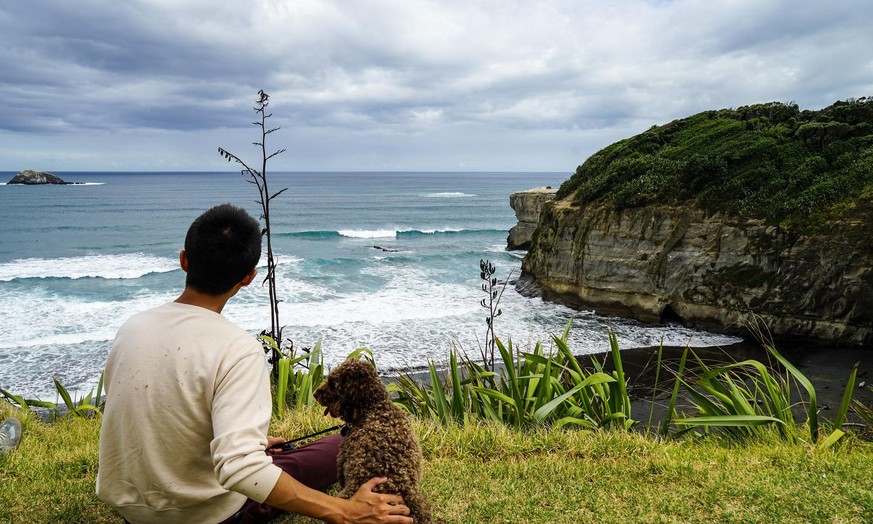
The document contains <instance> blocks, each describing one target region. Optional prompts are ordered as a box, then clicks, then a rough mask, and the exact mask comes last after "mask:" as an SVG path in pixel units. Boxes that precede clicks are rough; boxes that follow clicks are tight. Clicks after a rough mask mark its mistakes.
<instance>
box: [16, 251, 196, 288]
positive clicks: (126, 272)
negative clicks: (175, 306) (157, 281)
mask: <svg viewBox="0 0 873 524" xmlns="http://www.w3.org/2000/svg"><path fill="white" fill-rule="evenodd" d="M178 267H179V261H178V260H176V259H171V258H165V257H158V256H154V255H146V254H143V253H128V254H118V255H86V256H79V257H62V258H25V259H18V260H13V261H11V262H4V263H2V264H0V282H9V281H12V280H15V279H25V278H69V279H78V278H105V279H135V278H140V277H143V276H145V275H148V274H150V273H167V272H170V271H173V270H175V269H178Z"/></svg>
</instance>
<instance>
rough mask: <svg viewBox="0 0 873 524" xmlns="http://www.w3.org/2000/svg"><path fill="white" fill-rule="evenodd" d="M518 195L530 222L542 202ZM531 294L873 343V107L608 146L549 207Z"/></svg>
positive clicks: (653, 318) (771, 108)
mask: <svg viewBox="0 0 873 524" xmlns="http://www.w3.org/2000/svg"><path fill="white" fill-rule="evenodd" d="M513 196H514V197H515V199H516V200H515V203H514V204H513V208H515V209H516V210H517V213H518V209H527V208H531V209H532V208H534V207H536V206H537V205H538V202H539V198H540V197H539V196H538V195H536V194H535V193H531V194H524V193H522V194H517V195H513ZM520 201H526V203H520ZM524 220H525V221H529V220H530V218H529V217H525V218H524ZM519 222H520V225H521V223H522V217H521V215H519ZM510 244H511V245H512V242H510ZM518 244H519V243H518V242H516V245H518ZM518 286H519V290H520V291H522V292H524V293H527V294H533V293H536V294H541V295H542V296H543V297H544V298H546V299H550V300H554V301H558V302H563V303H565V304H568V305H572V306H576V307H582V308H590V309H594V310H595V311H597V312H599V313H604V314H611V315H620V316H627V317H633V318H637V319H639V320H642V321H646V322H663V321H668V320H669V321H677V322H681V323H683V324H685V325H688V326H692V327H699V328H703V329H707V330H712V331H719V332H725V333H732V334H739V335H744V336H748V335H750V328H756V329H758V330H761V331H763V332H764V333H765V334H767V335H769V336H771V337H772V338H774V339H776V340H793V341H803V342H817V343H822V344H828V345H850V346H861V347H873V99H859V100H850V101H846V102H838V103H836V104H834V105H832V106H830V107H828V108H825V109H822V110H820V111H801V110H800V109H799V108H798V107H797V106H796V105H793V104H781V103H770V104H760V105H754V106H747V107H741V108H738V109H736V110H733V109H731V110H720V111H707V112H704V113H700V114H698V115H694V116H692V117H688V118H685V119H682V120H677V121H674V122H671V123H669V124H667V125H664V126H660V127H653V128H651V129H649V130H648V131H646V132H644V133H642V134H640V135H637V136H635V137H632V138H629V139H626V140H623V141H620V142H618V143H616V144H613V145H611V146H608V147H606V148H604V149H603V150H601V151H599V152H598V153H596V154H594V155H592V156H591V157H590V158H589V159H588V160H587V161H586V162H585V163H584V164H582V165H581V166H579V168H578V169H577V170H576V173H575V174H574V175H573V176H572V177H571V178H570V179H569V180H567V181H566V182H565V183H564V184H563V185H562V186H561V188H560V189H559V190H558V192H557V194H556V195H555V199H554V200H551V201H549V202H547V203H544V204H543V205H542V212H541V213H540V216H539V218H538V222H537V226H536V228H535V231H534V232H533V233H532V235H531V239H530V244H529V247H528V252H527V254H526V255H525V258H524V261H523V263H522V276H521V278H520V279H519V283H518Z"/></svg>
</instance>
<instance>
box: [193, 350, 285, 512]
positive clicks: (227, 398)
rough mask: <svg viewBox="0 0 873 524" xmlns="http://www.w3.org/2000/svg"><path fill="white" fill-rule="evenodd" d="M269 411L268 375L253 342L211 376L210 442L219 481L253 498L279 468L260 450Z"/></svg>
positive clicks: (264, 491)
mask: <svg viewBox="0 0 873 524" xmlns="http://www.w3.org/2000/svg"><path fill="white" fill-rule="evenodd" d="M253 342H254V341H253ZM254 343H255V344H257V342H254ZM219 369H222V368H221V367H220V368H219ZM271 414H272V399H271V396H270V384H269V375H268V372H267V368H266V364H265V362H264V357H263V352H262V350H261V348H260V346H258V347H257V349H256V350H255V351H254V352H250V353H249V354H247V355H246V356H244V357H243V358H241V359H239V360H238V361H236V362H235V363H233V364H231V365H229V366H227V368H226V371H224V373H223V375H222V376H219V377H216V389H215V396H214V400H213V405H212V425H213V435H214V438H213V440H212V442H211V444H210V448H211V451H212V460H213V464H214V465H215V475H216V477H217V479H218V482H219V484H221V486H222V487H224V488H225V489H227V490H230V491H236V492H239V493H242V494H243V495H245V496H247V497H248V498H250V499H252V500H255V501H257V502H263V501H264V500H266V498H267V496H268V495H269V494H270V492H271V491H272V490H273V488H274V487H275V485H276V482H278V480H279V476H280V474H281V473H282V470H281V469H280V468H279V467H278V466H276V465H274V464H273V460H272V459H271V458H270V457H269V456H268V455H267V454H266V453H265V452H264V450H265V449H266V447H267V428H268V426H269V424H270V416H271Z"/></svg>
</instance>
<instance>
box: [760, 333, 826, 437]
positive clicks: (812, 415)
mask: <svg viewBox="0 0 873 524" xmlns="http://www.w3.org/2000/svg"><path fill="white" fill-rule="evenodd" d="M764 348H765V349H766V350H767V351H768V352H769V353H770V354H771V355H773V356H774V357H775V358H776V360H778V361H779V362H780V363H781V364H782V365H783V366H785V369H787V370H788V372H789V373H791V376H793V377H794V379H795V380H796V381H797V382H798V383H799V384H800V385H801V386H803V388H804V389H805V390H806V394H807V395H808V396H809V408H808V413H809V415H808V418H809V433H810V437H811V438H812V442H813V443H814V442H816V441H817V440H818V402H817V401H816V396H815V388H814V387H813V386H812V382H810V381H809V379H808V378H806V376H805V375H804V374H803V373H801V372H800V371H798V369H797V368H796V367H794V365H793V364H792V363H791V362H789V361H788V359H786V358H785V357H783V356H782V355H781V354H780V353H779V352H778V351H776V348H774V347H773V346H770V345H765V346H764Z"/></svg>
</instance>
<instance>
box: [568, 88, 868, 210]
mask: <svg viewBox="0 0 873 524" xmlns="http://www.w3.org/2000/svg"><path fill="white" fill-rule="evenodd" d="M871 193H873V97H870V98H859V99H857V100H854V99H853V100H847V101H840V102H836V103H834V104H833V105H831V106H829V107H826V108H824V109H821V110H819V111H809V110H801V109H800V108H799V107H798V106H797V105H796V104H794V103H789V104H783V103H779V102H772V103H769V104H757V105H751V106H744V107H740V108H737V109H721V110H714V111H704V112H702V113H698V114H696V115H693V116H690V117H687V118H682V119H679V120H674V121H672V122H670V123H668V124H665V125H662V126H653V127H652V128H651V129H649V130H647V131H645V132H643V133H640V134H638V135H636V136H633V137H631V138H627V139H625V140H621V141H619V142H616V143H614V144H612V145H610V146H607V147H605V148H604V149H602V150H600V151H598V152H597V153H595V154H594V155H592V156H591V157H590V158H588V160H586V161H585V163H583V164H582V165H580V166H579V167H578V168H577V169H576V172H575V174H574V175H573V176H572V177H570V179H568V180H567V181H566V182H564V184H563V185H561V188H560V189H559V190H558V193H557V198H559V199H560V198H565V197H568V196H570V195H573V200H574V202H577V203H579V204H585V203H589V202H602V203H606V204H610V205H614V206H616V207H618V208H630V207H638V206H645V205H650V204H670V205H676V204H693V205H696V206H699V207H701V208H703V209H706V210H709V211H712V212H726V213H730V214H736V215H740V216H744V217H754V218H762V219H765V220H768V221H771V222H774V223H780V222H781V223H788V224H790V223H792V222H798V221H799V222H804V221H805V220H807V219H808V218H810V217H811V216H812V215H816V214H820V213H826V212H827V211H828V210H829V209H831V208H832V207H833V206H837V205H839V204H840V203H842V202H847V201H851V200H853V199H855V198H858V197H860V196H862V195H865V194H866V195H868V196H873V195H871Z"/></svg>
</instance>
